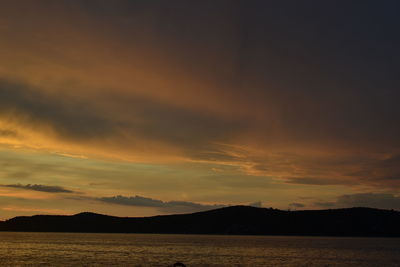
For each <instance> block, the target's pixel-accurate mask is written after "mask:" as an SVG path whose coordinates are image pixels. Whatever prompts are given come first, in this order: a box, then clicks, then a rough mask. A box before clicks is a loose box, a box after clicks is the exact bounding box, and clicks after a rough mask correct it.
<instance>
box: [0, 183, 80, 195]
mask: <svg viewBox="0 0 400 267" xmlns="http://www.w3.org/2000/svg"><path fill="white" fill-rule="evenodd" d="M0 186H2V187H12V188H20V189H25V190H33V191H40V192H47V193H75V191H72V190H69V189H65V188H64V187H61V186H51V185H41V184H27V185H22V184H6V185H0Z"/></svg>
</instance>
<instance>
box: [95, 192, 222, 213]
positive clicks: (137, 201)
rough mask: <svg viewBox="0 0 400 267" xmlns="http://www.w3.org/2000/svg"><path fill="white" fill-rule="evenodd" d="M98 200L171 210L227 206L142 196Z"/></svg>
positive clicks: (181, 210) (183, 210)
mask: <svg viewBox="0 0 400 267" xmlns="http://www.w3.org/2000/svg"><path fill="white" fill-rule="evenodd" d="M98 200H100V201H103V202H107V203H112V204H118V205H127V206H139V207H154V208H159V209H160V210H164V211H169V212H197V211H204V210H211V209H217V208H222V207H225V205H203V204H199V203H194V202H187V201H161V200H157V199H152V198H147V197H142V196H133V197H126V196H113V197H101V198H98Z"/></svg>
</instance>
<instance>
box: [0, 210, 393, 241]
mask: <svg viewBox="0 0 400 267" xmlns="http://www.w3.org/2000/svg"><path fill="white" fill-rule="evenodd" d="M399 225H400V212H398V211H393V210H380V209H372V208H348V209H330V210H305V211H283V210H277V209H272V208H270V209H267V208H255V207H249V206H232V207H226V208H221V209H215V210H210V211H204V212H197V213H192V214H180V215H163V216H153V217H140V218H139V217H138V218H130V217H114V216H108V215H101V214H96V213H90V212H83V213H79V214H76V215H71V216H66V215H35V216H21V217H15V218H12V219H9V220H6V221H4V222H0V231H31V232H92V233H169V234H232V235H311V236H387V237H400V227H399Z"/></svg>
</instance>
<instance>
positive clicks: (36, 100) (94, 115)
mask: <svg viewBox="0 0 400 267" xmlns="http://www.w3.org/2000/svg"><path fill="white" fill-rule="evenodd" d="M0 95H1V96H2V97H1V98H0V115H1V116H2V117H3V118H6V119H7V120H11V121H17V122H18V123H20V124H24V125H28V126H31V127H35V128H37V127H38V126H39V125H43V124H44V125H48V126H50V127H52V129H53V130H54V131H55V132H56V133H57V134H58V135H60V136H62V137H63V138H67V139H82V138H83V139H87V138H93V137H97V138H98V137H102V136H105V135H109V134H110V133H111V132H113V131H115V124H114V123H113V122H112V121H111V120H109V119H107V118H106V115H105V114H102V113H101V112H100V111H99V110H97V109H96V107H95V106H94V105H92V104H91V103H88V102H85V101H83V100H82V99H78V98H77V97H71V96H67V95H65V94H64V95H63V94H62V93H59V94H57V95H56V94H51V93H46V92H44V91H43V90H40V89H38V88H35V87H33V86H31V85H29V84H27V83H23V82H15V81H9V80H5V79H0ZM0 119H1V118H0ZM37 130H42V131H43V130H44V129H43V128H40V127H39V129H37ZM3 132H5V133H8V135H15V132H14V133H13V131H10V130H4V131H3Z"/></svg>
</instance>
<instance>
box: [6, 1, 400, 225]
mask: <svg viewBox="0 0 400 267" xmlns="http://www.w3.org/2000/svg"><path fill="white" fill-rule="evenodd" d="M399 12H400V2H399V1H397V0H387V1H368V0H357V1H356V0H343V1H319V0H304V1H296V0H293V1H289V0H276V1H263V0H260V1H257V0H242V1H239V0H237V1H236V0H230V1H225V0H218V1H215V0H202V1H187V0H168V1H163V0H160V1H157V0H135V1H133V0H132V1H128V0H126V1H124V0H115V1H108V0H73V1H71V0H64V1H63V0H57V1H51V0H35V1H30V0H25V1H23V0H2V1H1V6H0V219H7V218H10V217H14V216H17V215H31V214H74V213H78V212H82V211H92V212H97V213H104V214H110V215H118V216H148V215H157V214H171V213H183V212H194V211H200V210H206V209H212V208H217V207H222V206H226V205H239V204H240V205H253V206H262V207H274V208H280V209H297V210H299V209H326V208H341V207H353V206H368V207H376V208H385V209H398V210H400V123H399V122H400V104H399V101H400V49H399V48H400V34H399V29H400V16H399Z"/></svg>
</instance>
